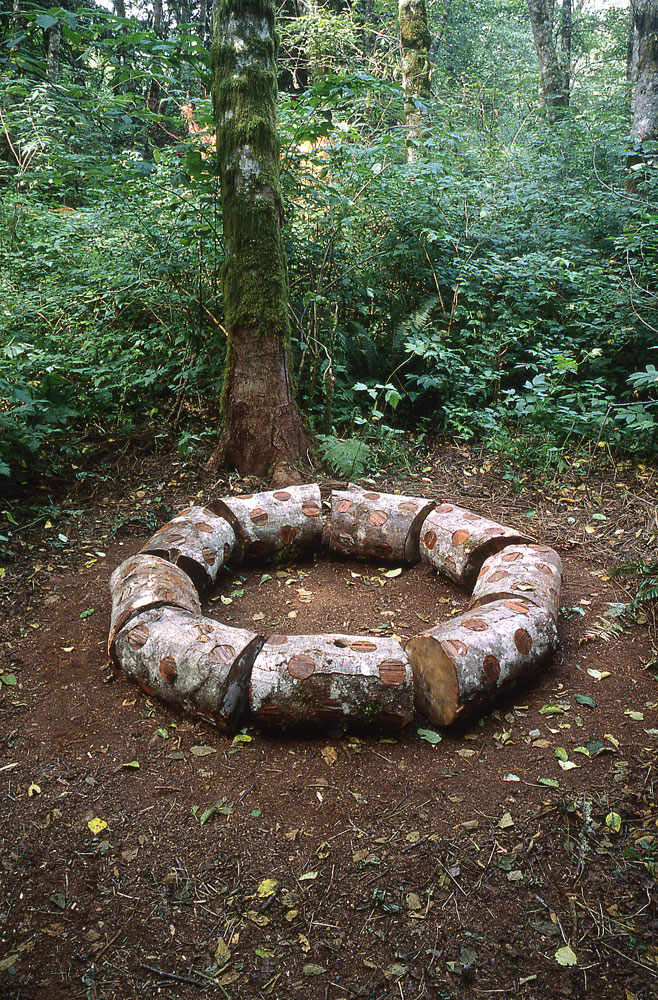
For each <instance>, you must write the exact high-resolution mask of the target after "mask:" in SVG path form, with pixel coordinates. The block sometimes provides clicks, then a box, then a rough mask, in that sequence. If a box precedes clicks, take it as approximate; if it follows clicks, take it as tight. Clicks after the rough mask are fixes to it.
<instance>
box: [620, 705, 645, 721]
mask: <svg viewBox="0 0 658 1000" xmlns="http://www.w3.org/2000/svg"><path fill="white" fill-rule="evenodd" d="M624 715H627V716H628V717H629V719H633V720H634V721H635V722H642V721H643V719H644V713H643V712H633V711H631V709H630V708H627V709H626V711H625V712H624Z"/></svg>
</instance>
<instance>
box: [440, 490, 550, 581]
mask: <svg viewBox="0 0 658 1000" xmlns="http://www.w3.org/2000/svg"><path fill="white" fill-rule="evenodd" d="M534 541H535V539H534V538H531V537H530V536H529V535H524V534H522V533H521V532H519V531H515V530H514V528H506V527H505V525H503V524H497V523H496V521H490V520H489V519H488V518H486V517H481V516H480V515H479V514H473V513H471V511H470V510H464V508H463V507H457V505H456V504H450V503H444V504H441V506H440V507H437V508H436V509H435V510H433V511H431V513H430V514H429V515H428V516H427V518H426V519H425V522H424V524H423V527H422V529H421V538H420V557H421V559H422V560H423V561H424V562H428V563H430V564H431V565H432V566H434V567H435V568H436V569H438V570H439V572H440V573H443V574H444V576H448V577H450V579H451V580H454V581H455V583H458V584H459V585H460V586H461V587H472V586H473V584H474V583H475V579H476V577H477V575H478V573H479V572H480V568H481V566H482V563H483V562H484V560H485V559H488V558H489V556H490V555H493V553H494V552H499V551H500V550H501V549H503V548H505V547H506V546H507V545H512V544H514V543H517V544H518V543H528V544H531V543H533V542H534Z"/></svg>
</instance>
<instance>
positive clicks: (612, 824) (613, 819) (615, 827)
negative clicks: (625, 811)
mask: <svg viewBox="0 0 658 1000" xmlns="http://www.w3.org/2000/svg"><path fill="white" fill-rule="evenodd" d="M605 825H606V826H607V827H608V829H609V830H611V831H612V833H619V831H620V830H621V816H620V815H619V813H616V812H609V813H608V815H607V816H606V818H605Z"/></svg>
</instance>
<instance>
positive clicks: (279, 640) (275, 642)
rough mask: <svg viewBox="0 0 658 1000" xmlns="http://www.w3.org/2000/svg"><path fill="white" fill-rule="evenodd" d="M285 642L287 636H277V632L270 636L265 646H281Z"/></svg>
mask: <svg viewBox="0 0 658 1000" xmlns="http://www.w3.org/2000/svg"><path fill="white" fill-rule="evenodd" d="M287 641H288V636H287V635H279V634H278V633H277V632H275V633H274V635H271V636H270V637H269V638H268V640H267V644H268V646H282V645H283V643H284V642H287Z"/></svg>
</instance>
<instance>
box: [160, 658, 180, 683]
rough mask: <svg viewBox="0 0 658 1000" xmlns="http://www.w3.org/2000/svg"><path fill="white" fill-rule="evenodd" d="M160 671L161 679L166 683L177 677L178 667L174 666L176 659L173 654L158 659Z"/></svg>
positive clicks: (172, 681)
mask: <svg viewBox="0 0 658 1000" xmlns="http://www.w3.org/2000/svg"><path fill="white" fill-rule="evenodd" d="M160 673H161V674H162V679H163V680H164V681H166V682H167V684H173V683H174V681H175V680H176V678H177V677H178V667H177V666H176V661H175V659H174V658H173V656H164V657H163V658H162V659H161V660H160Z"/></svg>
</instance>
